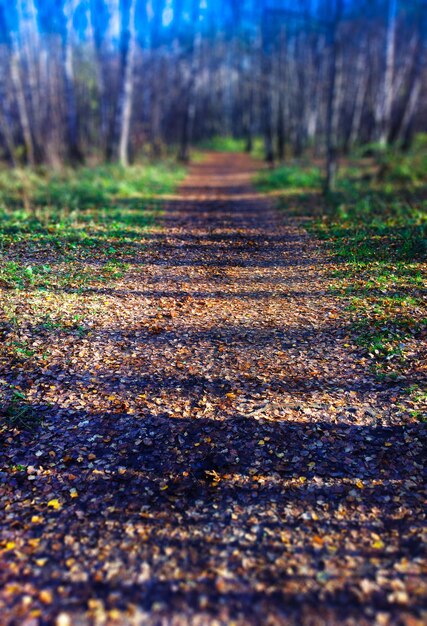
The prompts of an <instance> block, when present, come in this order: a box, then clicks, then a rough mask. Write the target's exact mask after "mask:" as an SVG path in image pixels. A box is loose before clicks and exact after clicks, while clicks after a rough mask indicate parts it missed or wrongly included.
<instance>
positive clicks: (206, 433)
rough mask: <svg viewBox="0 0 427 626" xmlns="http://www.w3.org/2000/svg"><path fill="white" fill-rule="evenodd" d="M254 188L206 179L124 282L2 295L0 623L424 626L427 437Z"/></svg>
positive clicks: (244, 182)
mask: <svg viewBox="0 0 427 626" xmlns="http://www.w3.org/2000/svg"><path fill="white" fill-rule="evenodd" d="M257 167H258V165H257V164H256V163H255V162H254V161H251V160H250V159H249V158H248V157H245V156H238V155H209V156H208V157H206V159H205V160H204V161H203V162H202V163H199V164H197V165H194V166H193V167H192V169H191V171H190V174H189V177H188V178H187V179H186V181H185V183H184V184H183V185H182V187H181V188H180V193H179V195H177V196H176V199H175V200H170V201H169V203H168V206H167V209H166V212H165V215H164V219H163V223H162V225H161V226H158V227H156V226H153V227H152V228H151V231H150V236H149V237H147V238H146V239H145V241H144V247H140V248H138V249H137V250H136V251H135V250H133V253H132V254H133V256H131V254H130V253H129V255H127V256H126V261H127V267H126V271H125V272H124V275H123V276H121V277H118V278H115V279H114V281H113V282H111V284H110V283H108V284H107V285H102V286H99V284H98V283H94V284H93V285H92V284H89V286H86V288H85V290H84V292H83V293H81V294H80V293H77V294H76V293H71V294H70V293H66V292H65V293H64V292H61V290H58V289H56V290H52V292H48V295H47V296H46V298H45V299H43V305H40V304H39V305H37V303H39V299H40V295H39V294H38V292H37V291H36V290H30V289H29V290H28V291H26V292H20V293H19V294H18V295H16V296H15V295H13V294H12V295H10V294H9V296H8V297H9V298H12V296H13V297H14V298H15V299H14V301H13V306H14V307H15V309H14V310H15V311H16V310H17V311H18V313H19V315H20V320H21V321H20V324H19V326H18V327H14V326H13V324H12V325H10V316H9V318H8V319H9V322H8V324H9V326H8V328H7V331H8V333H9V335H8V337H9V342H8V344H7V346H5V347H4V348H3V353H2V359H1V361H0V365H1V371H0V375H1V380H0V382H1V386H2V390H3V392H4V396H5V398H6V399H7V400H8V403H9V404H8V411H9V414H13V411H14V402H15V404H16V405H17V406H18V405H19V406H22V404H23V403H24V404H25V406H26V407H28V410H29V411H31V415H32V414H33V413H34V414H37V416H38V420H37V423H36V424H35V425H34V427H33V428H31V427H30V428H27V427H25V425H23V424H22V423H21V422H20V421H13V419H9V418H8V419H6V421H5V422H4V425H3V426H2V429H1V431H0V437H1V445H2V451H3V453H2V467H1V472H0V480H1V504H2V511H3V514H2V517H1V526H2V538H1V544H0V560H1V568H0V584H1V591H0V612H1V615H2V617H1V620H2V622H1V623H2V624H18V623H19V624H25V625H26V626H36V625H39V624H40V625H42V624H56V625H57V626H67V625H68V624H141V625H142V624H144V625H146V624H148V625H149V624H153V625H154V624H163V623H165V624H166V623H167V624H169V623H170V624H177V625H178V624H190V623H191V624H203V625H209V624H212V625H214V624H237V625H240V624H241V625H243V624H245V625H246V624H271V625H273V624H295V625H296V624H316V625H317V624H332V625H333V624H381V625H385V626H387V625H388V624H390V625H391V624H404V625H405V626H415V625H417V624H421V623H423V621H424V619H425V617H426V615H425V612H423V606H425V592H426V584H425V560H424V559H423V553H422V545H423V532H424V530H425V525H424V521H425V509H424V495H425V493H424V489H423V488H424V483H423V452H424V451H425V425H423V424H421V423H420V422H419V421H417V420H416V419H414V418H413V417H412V416H411V413H410V412H409V411H406V410H405V407H404V406H403V408H402V405H399V403H398V401H397V397H398V396H399V393H400V389H399V383H398V382H394V383H389V382H388V383H385V382H381V381H379V380H378V379H377V378H376V377H375V376H374V375H373V374H372V372H371V371H370V370H369V369H368V368H367V367H366V363H365V361H364V359H363V358H360V355H359V353H358V349H357V346H353V345H352V344H351V338H350V336H349V331H348V327H349V324H350V322H349V319H348V314H347V312H346V311H345V309H344V307H343V305H342V303H341V302H340V300H339V299H338V298H337V297H336V296H334V295H333V294H332V293H331V292H330V290H329V289H328V287H329V285H330V282H331V271H332V269H333V261H331V259H330V258H328V257H327V256H326V255H325V252H324V250H323V248H322V247H321V246H320V244H318V243H317V242H316V241H315V240H314V239H312V238H310V237H309V236H308V235H307V233H306V232H305V231H304V230H303V229H302V228H301V226H300V224H299V221H298V219H297V218H289V217H288V218H286V219H285V220H284V219H283V216H282V215H281V214H280V213H279V212H277V211H276V210H275V209H274V207H273V206H272V204H271V201H270V200H269V199H268V198H265V197H264V196H262V195H260V194H256V193H255V192H252V188H251V185H250V181H251V177H252V176H253V175H254V173H255V171H256V168H257ZM236 180H238V183H236V182H235V181H236ZM241 196H244V198H243V199H242V197H241ZM18 296H19V297H18ZM68 296H71V298H70V299H68ZM37 306H43V307H44V308H43V314H44V315H47V314H49V315H50V318H49V319H52V318H53V319H58V311H59V310H62V311H65V312H64V314H63V315H62V317H61V318H60V321H61V324H59V325H55V324H50V325H46V324H45V326H44V327H40V325H39V324H38V323H37V322H35V321H34V319H35V318H34V315H32V314H31V312H32V311H34V308H35V307H37ZM68 306H69V307H71V308H72V311H73V317H72V318H70V316H69V315H68V313H69V309H67V307H68ZM37 310H38V309H37ZM75 316H78V319H79V320H80V321H79V324H80V325H81V326H82V328H83V330H81V331H79V329H78V328H77V327H76V326H75V322H74V321H73V320H74V318H75ZM11 337H12V340H11ZM13 342H15V343H13ZM16 342H20V343H19V345H18V347H20V349H21V350H22V351H23V352H19V351H18V352H17V344H16ZM6 417H7V416H6ZM9 417H10V415H9Z"/></svg>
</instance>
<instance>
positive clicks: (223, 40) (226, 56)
mask: <svg viewBox="0 0 427 626" xmlns="http://www.w3.org/2000/svg"><path fill="white" fill-rule="evenodd" d="M426 14H427V2H426V0H369V1H365V0H358V1H357V2H355V1H353V0H299V1H298V0H293V1H291V0H288V1H286V0H283V1H280V0H148V1H147V0H0V145H1V150H2V152H3V157H4V158H5V159H7V160H8V161H9V162H10V163H12V164H19V163H29V164H31V165H33V164H38V163H47V164H49V165H52V166H58V165H61V164H62V163H64V162H71V163H78V162H81V161H84V160H88V159H91V158H94V159H95V158H97V159H101V158H102V159H106V160H119V161H121V162H122V163H123V164H126V163H127V162H128V160H129V159H130V158H133V157H134V156H135V155H137V154H139V153H141V151H146V152H150V153H151V154H153V155H160V154H161V153H162V151H163V150H164V149H165V147H168V146H177V151H178V154H179V157H180V158H181V159H183V160H185V159H186V158H188V149H189V145H190V143H191V142H194V141H198V140H202V139H205V138H208V137H212V136H214V135H234V136H236V137H243V138H245V140H246V142H247V147H248V150H249V149H250V148H251V145H252V143H253V139H254V137H255V136H259V135H262V136H263V137H264V140H265V150H266V158H267V159H268V160H269V161H273V160H274V159H276V158H277V159H281V160H282V159H284V158H286V156H287V155H288V154H293V155H300V154H302V153H303V151H304V150H305V149H306V148H307V147H312V148H313V149H314V150H315V151H316V153H317V154H319V155H321V154H327V156H328V162H329V177H331V178H332V177H333V173H334V160H335V157H336V155H337V153H339V152H340V151H342V152H348V151H349V150H350V149H351V148H352V147H354V146H356V145H358V144H362V143H372V142H376V143H380V144H382V145H386V144H388V143H399V144H400V145H402V146H403V147H405V146H407V145H409V143H410V142H411V138H412V136H413V134H414V132H416V131H418V130H424V129H425V127H426V120H427V97H426V96H427V93H426V91H427V90H426V83H427V81H426V75H427V74H426V31H427V28H426Z"/></svg>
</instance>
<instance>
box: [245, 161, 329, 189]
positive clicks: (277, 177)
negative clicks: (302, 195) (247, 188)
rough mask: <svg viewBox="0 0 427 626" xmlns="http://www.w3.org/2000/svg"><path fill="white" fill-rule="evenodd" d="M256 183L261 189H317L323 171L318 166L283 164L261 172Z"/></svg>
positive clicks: (319, 185)
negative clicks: (304, 166)
mask: <svg viewBox="0 0 427 626" xmlns="http://www.w3.org/2000/svg"><path fill="white" fill-rule="evenodd" d="M255 184H256V186H257V188H258V189H259V190H260V191H276V190H280V189H283V190H285V189H316V188H320V187H321V184H322V173H321V171H320V169H319V168H317V167H310V168H303V167H301V166H296V165H295V166H282V167H278V168H276V169H272V170H264V171H262V172H260V173H259V174H258V176H257V177H256V179H255Z"/></svg>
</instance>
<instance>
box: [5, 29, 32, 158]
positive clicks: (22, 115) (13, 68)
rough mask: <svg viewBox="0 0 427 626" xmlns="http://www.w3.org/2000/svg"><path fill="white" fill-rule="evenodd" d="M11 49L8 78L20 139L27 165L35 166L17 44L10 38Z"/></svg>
mask: <svg viewBox="0 0 427 626" xmlns="http://www.w3.org/2000/svg"><path fill="white" fill-rule="evenodd" d="M11 46H12V49H11V56H10V77H11V79H12V84H13V87H14V90H15V97H16V104H17V107H18V114H19V122H20V125H21V130H22V137H23V140H24V145H25V154H26V158H27V161H28V164H29V165H31V166H34V165H35V157H34V143H33V137H32V134H31V125H30V118H29V115H28V109H27V103H26V100H25V93H24V87H23V84H22V78H21V67H20V65H21V59H20V53H19V44H18V43H17V42H16V40H15V38H14V37H13V38H12V44H11Z"/></svg>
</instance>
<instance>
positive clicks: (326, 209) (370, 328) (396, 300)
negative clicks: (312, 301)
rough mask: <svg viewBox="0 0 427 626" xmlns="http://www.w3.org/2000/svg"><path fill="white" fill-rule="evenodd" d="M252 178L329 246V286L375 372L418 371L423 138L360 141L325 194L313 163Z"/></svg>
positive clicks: (426, 243) (425, 202) (425, 250)
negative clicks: (388, 144) (388, 143)
mask: <svg viewBox="0 0 427 626" xmlns="http://www.w3.org/2000/svg"><path fill="white" fill-rule="evenodd" d="M367 157H369V158H367ZM255 182H256V185H257V187H258V188H259V189H260V190H262V191H267V192H268V191H276V190H283V192H284V193H283V196H282V197H281V198H279V206H280V207H281V208H282V209H283V210H284V211H286V213H287V214H288V215H292V216H297V217H298V218H303V219H304V221H305V223H306V224H307V228H309V229H310V230H311V231H312V232H314V233H315V234H316V236H318V237H319V238H321V239H323V240H324V241H325V243H326V245H327V246H329V248H330V249H331V251H332V252H333V254H334V256H335V258H336V260H337V264H336V265H335V269H334V270H333V271H332V277H333V279H334V283H333V285H332V287H331V290H332V291H333V292H334V293H335V294H336V295H338V296H340V297H342V298H344V299H345V300H346V302H347V304H348V308H349V310H350V312H351V316H352V319H353V323H352V332H353V338H354V341H355V343H357V344H358V345H359V346H360V348H361V350H362V352H363V354H364V358H366V359H368V360H369V361H370V363H371V366H372V368H373V370H374V371H375V373H376V374H377V376H378V378H380V379H382V380H385V379H389V380H394V379H396V378H398V379H400V378H405V377H408V376H412V375H413V376H416V373H417V372H419V371H420V362H421V361H422V359H423V345H425V341H426V339H427V307H426V304H427V303H426V289H425V286H426V279H427V270H426V263H425V261H426V254H427V198H426V193H425V188H426V184H427V136H426V135H424V136H420V137H418V138H417V141H416V142H415V143H414V145H413V147H412V148H411V150H409V151H408V152H399V151H397V150H384V149H383V148H380V147H379V146H377V145H370V146H364V147H363V148H361V149H360V150H359V152H358V154H356V155H354V156H353V157H352V159H351V160H349V162H348V163H347V164H345V165H344V166H343V167H342V168H341V170H340V176H339V180H338V185H337V191H336V192H334V193H332V194H330V195H329V196H328V197H327V198H325V197H322V195H321V189H322V175H321V171H320V170H319V169H318V168H315V167H306V166H304V167H298V166H290V167H279V168H277V169H275V170H268V171H267V170H264V171H262V172H260V173H259V175H258V176H257V178H256V181H255ZM417 397H418V396H417ZM418 400H419V398H418ZM414 410H418V409H414Z"/></svg>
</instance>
